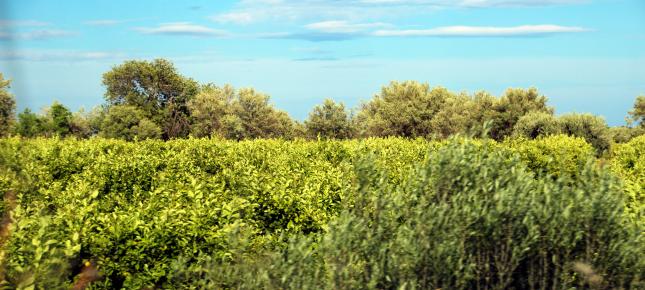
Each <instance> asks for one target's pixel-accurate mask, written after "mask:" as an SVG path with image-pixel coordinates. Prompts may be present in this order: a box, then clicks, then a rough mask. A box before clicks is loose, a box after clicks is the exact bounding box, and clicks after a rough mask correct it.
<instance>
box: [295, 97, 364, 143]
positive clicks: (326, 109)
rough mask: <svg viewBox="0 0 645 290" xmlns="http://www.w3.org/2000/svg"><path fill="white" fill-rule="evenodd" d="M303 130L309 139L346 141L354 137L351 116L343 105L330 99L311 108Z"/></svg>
mask: <svg viewBox="0 0 645 290" xmlns="http://www.w3.org/2000/svg"><path fill="white" fill-rule="evenodd" d="M305 128H306V130H307V134H308V135H309V137H311V138H318V137H321V138H329V139H347V138H351V137H352V136H353V135H354V132H353V128H352V120H351V116H350V115H349V114H348V112H347V110H346V109H345V105H344V104H343V103H336V102H334V101H333V100H331V99H326V100H325V101H324V102H323V103H322V104H321V105H317V106H315V107H314V108H313V110H312V111H311V113H309V118H308V119H307V120H306V121H305Z"/></svg>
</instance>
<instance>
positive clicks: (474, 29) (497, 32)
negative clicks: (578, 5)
mask: <svg viewBox="0 0 645 290" xmlns="http://www.w3.org/2000/svg"><path fill="white" fill-rule="evenodd" d="M585 31H589V30H588V29H585V28H582V27H577V26H560V25H549V24H545V25H521V26H513V27H494V26H445V27H437V28H431V29H415V30H377V31H375V32H373V33H372V35H373V36H383V37H387V36H398V37H511V36H539V35H548V34H556V33H574V32H585Z"/></svg>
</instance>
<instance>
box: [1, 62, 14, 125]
mask: <svg viewBox="0 0 645 290" xmlns="http://www.w3.org/2000/svg"><path fill="white" fill-rule="evenodd" d="M10 85H11V80H5V79H4V76H3V75H2V73H0V137H4V136H7V135H9V133H10V132H11V130H12V128H13V126H14V124H15V115H14V114H15V110H16V100H15V99H14V97H13V95H12V94H11V93H9V91H8V89H9V87H10Z"/></svg>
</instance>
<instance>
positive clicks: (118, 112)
mask: <svg viewBox="0 0 645 290" xmlns="http://www.w3.org/2000/svg"><path fill="white" fill-rule="evenodd" d="M161 134H162V132H161V129H160V128H159V126H157V125H156V124H155V123H154V122H152V121H150V120H149V119H148V118H146V117H145V114H144V113H143V112H142V111H141V110H140V109H139V108H137V107H135V106H129V105H118V106H112V107H110V109H109V110H108V112H107V114H106V115H105V118H104V119H103V124H102V126H101V132H100V135H101V136H102V137H105V138H116V139H124V140H127V141H132V140H134V139H135V138H137V139H140V140H144V139H155V138H160V137H161Z"/></svg>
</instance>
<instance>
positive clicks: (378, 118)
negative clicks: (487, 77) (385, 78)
mask: <svg viewBox="0 0 645 290" xmlns="http://www.w3.org/2000/svg"><path fill="white" fill-rule="evenodd" d="M451 97H453V95H452V93H450V92H449V91H448V90H447V89H445V88H442V87H436V88H432V89H431V88H430V86H429V85H428V84H427V83H419V82H416V81H405V82H396V81H393V82H391V83H390V84H389V85H388V86H385V87H383V88H382V89H381V93H380V94H377V95H375V96H374V98H373V99H372V100H371V101H369V102H368V103H365V104H363V105H362V106H361V109H360V111H359V112H358V115H357V122H358V126H359V130H360V131H361V135H363V136H403V137H418V136H428V135H431V134H432V132H433V131H432V127H433V125H432V124H431V121H432V118H433V117H434V115H435V114H436V113H437V112H439V111H440V110H441V109H442V108H443V107H444V104H445V102H446V100H447V99H448V98H451Z"/></svg>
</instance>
